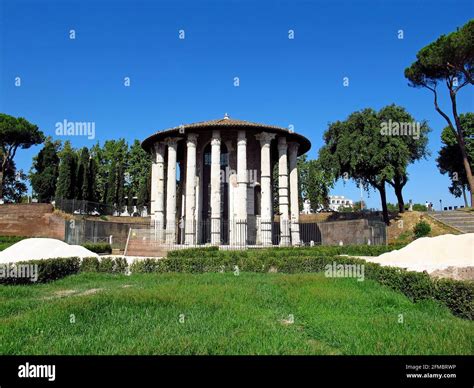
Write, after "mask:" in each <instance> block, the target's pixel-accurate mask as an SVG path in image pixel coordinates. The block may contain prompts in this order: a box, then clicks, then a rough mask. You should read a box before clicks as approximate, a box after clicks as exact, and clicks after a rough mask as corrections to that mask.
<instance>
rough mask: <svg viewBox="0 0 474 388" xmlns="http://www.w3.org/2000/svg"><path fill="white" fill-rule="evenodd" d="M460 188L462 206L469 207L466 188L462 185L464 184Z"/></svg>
mask: <svg viewBox="0 0 474 388" xmlns="http://www.w3.org/2000/svg"><path fill="white" fill-rule="evenodd" d="M461 190H462V197H463V199H464V206H465V207H469V204H468V202H467V196H466V188H465V187H464V185H461Z"/></svg>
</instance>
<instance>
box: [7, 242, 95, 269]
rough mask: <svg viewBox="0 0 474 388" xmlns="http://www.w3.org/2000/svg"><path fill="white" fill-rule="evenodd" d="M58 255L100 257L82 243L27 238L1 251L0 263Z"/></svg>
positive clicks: (55, 256) (51, 257)
mask: <svg viewBox="0 0 474 388" xmlns="http://www.w3.org/2000/svg"><path fill="white" fill-rule="evenodd" d="M57 257H79V258H84V257H99V255H98V254H97V253H94V252H91V251H90V250H88V249H86V248H84V247H82V246H80V245H69V244H66V243H65V242H63V241H60V240H56V239H53V238H27V239H25V240H21V241H19V242H17V243H16V244H13V245H12V246H10V247H8V248H7V249H5V250H3V251H1V252H0V263H16V262H18V261H25V260H40V259H53V258H57Z"/></svg>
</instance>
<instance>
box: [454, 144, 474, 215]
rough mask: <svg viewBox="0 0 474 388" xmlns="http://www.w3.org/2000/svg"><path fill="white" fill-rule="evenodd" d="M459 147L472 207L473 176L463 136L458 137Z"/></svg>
mask: <svg viewBox="0 0 474 388" xmlns="http://www.w3.org/2000/svg"><path fill="white" fill-rule="evenodd" d="M458 144H459V148H460V149H461V156H462V162H463V164H464V169H465V170H466V177H467V183H468V185H469V191H470V192H471V207H474V177H473V176H472V170H471V165H470V164H469V159H468V158H467V152H466V145H465V143H464V137H463V136H460V137H459V141H458Z"/></svg>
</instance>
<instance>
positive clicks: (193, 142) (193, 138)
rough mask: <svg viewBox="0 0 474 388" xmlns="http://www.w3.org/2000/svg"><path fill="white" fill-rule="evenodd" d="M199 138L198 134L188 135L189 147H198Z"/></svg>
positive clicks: (187, 143)
mask: <svg viewBox="0 0 474 388" xmlns="http://www.w3.org/2000/svg"><path fill="white" fill-rule="evenodd" d="M198 137H199V135H198V134H197V133H188V136H187V139H186V140H187V141H186V145H187V146H188V147H196V144H197V139H198Z"/></svg>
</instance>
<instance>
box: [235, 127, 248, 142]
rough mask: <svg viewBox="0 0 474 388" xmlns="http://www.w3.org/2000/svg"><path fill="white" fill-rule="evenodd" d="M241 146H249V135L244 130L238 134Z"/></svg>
mask: <svg viewBox="0 0 474 388" xmlns="http://www.w3.org/2000/svg"><path fill="white" fill-rule="evenodd" d="M239 145H247V135H246V133H245V131H243V130H240V131H239V132H238V133H237V146H239Z"/></svg>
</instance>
